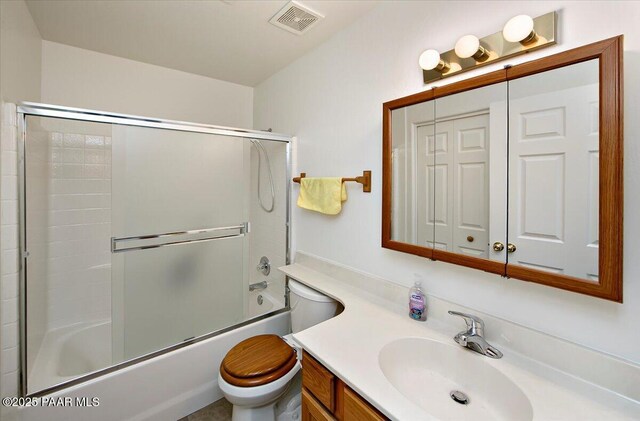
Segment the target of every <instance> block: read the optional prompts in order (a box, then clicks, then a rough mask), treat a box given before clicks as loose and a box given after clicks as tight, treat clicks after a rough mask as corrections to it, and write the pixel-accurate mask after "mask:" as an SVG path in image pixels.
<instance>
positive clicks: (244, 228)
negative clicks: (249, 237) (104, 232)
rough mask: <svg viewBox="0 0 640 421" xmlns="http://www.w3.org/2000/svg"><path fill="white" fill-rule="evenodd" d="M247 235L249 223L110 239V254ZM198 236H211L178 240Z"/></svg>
mask: <svg viewBox="0 0 640 421" xmlns="http://www.w3.org/2000/svg"><path fill="white" fill-rule="evenodd" d="M228 231H236V232H228ZM248 233H249V223H248V222H243V223H242V224H240V225H232V226H228V227H216V228H203V229H198V230H189V231H175V232H165V233H163V234H149V235H139V236H134V237H121V238H116V237H111V252H112V253H120V252H123V251H133V250H147V249H153V248H158V247H165V246H176V245H179V244H189V243H201V242H204V241H213V240H222V239H225V238H234V237H242V236H244V235H245V234H248ZM198 234H211V235H208V236H206V237H198V238H191V239H188V238H187V239H178V238H179V237H180V236H195V235H198ZM163 238H165V239H167V240H169V241H166V242H163V243H154V244H142V245H140V244H139V243H136V244H135V245H132V246H129V247H121V248H118V244H120V243H125V242H129V243H130V242H136V241H138V242H139V241H145V240H154V239H163Z"/></svg>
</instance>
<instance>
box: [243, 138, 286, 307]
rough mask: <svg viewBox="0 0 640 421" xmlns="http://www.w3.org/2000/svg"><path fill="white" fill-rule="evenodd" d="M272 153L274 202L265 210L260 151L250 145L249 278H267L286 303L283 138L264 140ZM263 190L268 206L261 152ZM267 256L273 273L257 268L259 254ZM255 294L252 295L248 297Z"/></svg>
mask: <svg viewBox="0 0 640 421" xmlns="http://www.w3.org/2000/svg"><path fill="white" fill-rule="evenodd" d="M262 146H264V148H265V150H266V151H267V153H268V154H269V162H270V164H271V171H272V175H273V182H274V191H275V204H274V209H273V212H271V213H269V212H266V211H265V210H264V209H262V207H261V206H260V200H259V199H258V151H257V149H256V148H255V147H252V148H251V183H250V185H251V198H250V217H251V234H250V235H251V242H250V252H249V255H250V258H249V273H250V276H249V281H250V282H251V283H254V282H261V281H264V280H267V281H268V282H269V290H270V293H271V294H272V295H273V296H274V298H276V299H278V300H280V301H281V302H282V303H283V304H284V298H283V297H284V275H283V274H282V273H281V272H280V271H278V270H277V269H276V268H278V267H279V266H282V265H285V264H286V244H287V243H286V226H285V221H286V212H287V209H286V186H287V183H288V182H289V181H288V180H287V179H286V147H285V145H284V144H283V143H280V142H266V141H265V142H262ZM259 176H260V194H261V198H262V203H263V204H264V205H265V207H267V209H268V208H269V206H270V204H271V190H270V186H269V175H268V169H267V162H266V159H265V158H264V155H263V156H262V162H261V173H260V175H259ZM262 256H267V257H268V258H269V261H270V262H271V273H270V274H269V275H268V276H265V275H263V274H262V273H260V272H258V271H257V270H255V269H254V268H255V267H256V266H257V265H258V263H259V261H260V258H261V257H262ZM251 298H253V297H251V296H249V299H251Z"/></svg>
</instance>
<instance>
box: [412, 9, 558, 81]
mask: <svg viewBox="0 0 640 421" xmlns="http://www.w3.org/2000/svg"><path fill="white" fill-rule="evenodd" d="M555 43H556V12H550V13H547V14H545V15H542V16H538V17H536V18H532V17H531V16H528V15H518V16H514V17H513V18H511V19H509V21H508V22H507V23H506V24H505V25H504V27H503V29H502V30H501V31H499V32H495V33H493V34H491V35H488V36H486V37H483V38H478V37H477V36H475V35H465V36H463V37H461V38H460V39H458V42H456V45H455V48H454V49H452V50H449V51H445V52H443V53H439V52H438V51H436V50H426V51H424V52H423V53H422V54H421V55H420V59H419V60H418V61H419V63H420V67H421V68H422V76H423V79H424V83H429V82H433V81H436V80H439V79H443V78H446V77H449V76H453V75H457V74H458V73H462V72H466V71H468V70H471V69H475V68H477V67H480V66H486V65H487V64H491V63H494V62H497V61H500V60H504V59H507V58H510V57H513V56H516V55H519V54H524V53H527V52H529V51H533V50H537V49H539V48H544V47H548V46H551V45H554V44H555Z"/></svg>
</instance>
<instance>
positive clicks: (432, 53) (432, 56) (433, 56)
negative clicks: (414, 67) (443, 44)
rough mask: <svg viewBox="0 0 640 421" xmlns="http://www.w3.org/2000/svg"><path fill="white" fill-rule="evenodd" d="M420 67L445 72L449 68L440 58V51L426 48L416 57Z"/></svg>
mask: <svg viewBox="0 0 640 421" xmlns="http://www.w3.org/2000/svg"><path fill="white" fill-rule="evenodd" d="M418 63H419V64H420V67H422V68H423V69H424V70H436V71H439V72H445V71H447V69H449V66H448V65H447V63H445V62H444V61H442V60H441V59H440V53H439V52H437V51H436V50H426V51H424V52H423V53H422V54H420V59H418Z"/></svg>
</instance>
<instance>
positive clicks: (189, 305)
mask: <svg viewBox="0 0 640 421" xmlns="http://www.w3.org/2000/svg"><path fill="white" fill-rule="evenodd" d="M17 110H18V128H19V139H18V151H19V161H20V171H19V192H20V202H19V203H20V242H21V251H22V254H21V288H20V301H21V311H20V326H21V329H20V333H21V335H20V380H21V384H20V386H21V393H22V395H23V396H27V397H32V396H43V395H51V394H53V395H59V396H76V395H78V396H79V395H82V396H88V395H91V394H97V395H98V397H101V398H102V402H101V405H100V407H101V408H100V409H97V408H93V410H92V412H86V414H87V415H90V416H92V418H93V419H100V418H101V417H103V419H110V418H112V417H113V416H114V414H116V413H117V414H118V415H117V416H116V418H122V419H127V418H136V419H146V418H160V419H162V418H166V419H171V418H173V417H177V416H184V415H186V414H188V413H189V411H191V410H195V409H197V408H198V407H200V406H203V405H204V404H207V403H209V402H211V401H213V400H215V399H216V398H219V397H221V394H220V393H219V391H218V389H217V385H216V384H215V382H216V378H217V367H218V365H219V364H220V361H221V358H222V356H224V354H225V352H226V351H227V350H228V349H229V348H230V347H231V346H233V345H234V344H235V343H236V342H238V341H240V340H242V339H243V338H245V337H248V336H252V335H255V334H258V333H266V332H269V333H276V334H283V333H286V331H287V330H288V328H289V326H288V323H289V322H288V299H287V295H286V285H285V282H286V280H285V278H284V276H283V275H281V274H278V273H275V272H277V271H272V272H271V273H270V274H268V275H265V274H264V273H263V272H261V271H258V270H255V269H254V268H255V267H256V264H257V263H258V262H259V261H260V257H261V256H268V258H269V259H270V263H271V265H273V266H274V267H277V266H279V265H284V264H287V263H288V260H289V195H290V192H289V188H290V187H289V186H290V183H289V180H290V142H291V138H290V137H289V136H285V135H279V134H274V133H270V132H261V131H251V130H243V129H233V128H227V127H217V126H209V125H203V124H194V123H184V122H174V121H166V120H159V119H150V118H142V117H134V116H127V115H121V114H112V113H105V112H98V111H91V110H81V109H73V108H67V107H59V106H50V105H43V104H32V103H23V104H21V105H20V106H18V108H17ZM250 285H251V286H252V288H249V286H250ZM256 285H257V286H259V287H256ZM156 378H157V379H156ZM154 379H155V380H154ZM159 379H164V380H165V381H164V382H163V381H160V380H159ZM168 379H170V380H171V381H170V382H167V381H166V380H168ZM167 383H169V384H167ZM131 387H134V388H136V387H137V388H138V389H140V390H144V393H141V395H140V396H138V397H137V402H136V403H135V404H130V405H128V406H127V405H122V403H123V402H122V401H121V400H122V399H127V398H126V397H127V396H128V394H127V392H126V389H127V388H131ZM42 410H43V408H32V409H31V410H29V409H25V411H24V414H23V417H22V418H23V419H25V420H26V419H31V418H30V417H37V415H38V414H41V412H39V411H42ZM77 410H78V411H82V410H85V411H87V410H89V409H88V408H84V409H77ZM30 411H31V412H30ZM114 411H115V412H114ZM118 411H119V412H118ZM58 414H59V415H56V416H60V419H65V417H67V416H68V415H69V414H68V413H64V412H58ZM50 415H51V414H49V415H48V416H49V419H55V416H54V418H51V417H50Z"/></svg>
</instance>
